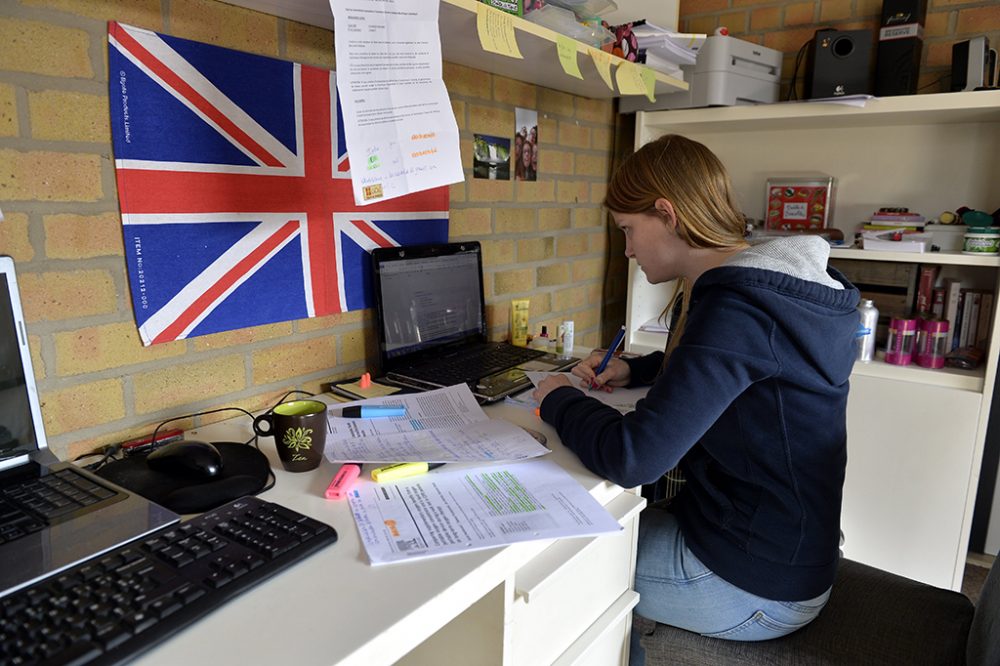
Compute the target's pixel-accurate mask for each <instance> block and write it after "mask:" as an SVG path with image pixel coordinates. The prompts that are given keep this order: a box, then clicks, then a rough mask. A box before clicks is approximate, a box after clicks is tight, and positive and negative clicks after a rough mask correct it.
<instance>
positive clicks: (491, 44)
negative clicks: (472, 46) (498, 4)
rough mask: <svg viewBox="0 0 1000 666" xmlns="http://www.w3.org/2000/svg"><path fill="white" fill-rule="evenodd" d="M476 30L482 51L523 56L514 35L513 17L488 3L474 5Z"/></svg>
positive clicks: (517, 56) (516, 56) (511, 56)
mask: <svg viewBox="0 0 1000 666" xmlns="http://www.w3.org/2000/svg"><path fill="white" fill-rule="evenodd" d="M476 30H477V31H478V33H479V44H480V45H481V46H482V47H483V50H484V51H489V52H490V53H497V54H499V55H504V56H507V57H509V58H524V56H522V55H521V50H520V49H519V48H518V47H517V37H515V36H514V17H513V15H511V14H508V13H506V12H502V11H500V10H499V9H494V8H493V7H490V6H489V5H484V4H482V3H478V4H477V5H476Z"/></svg>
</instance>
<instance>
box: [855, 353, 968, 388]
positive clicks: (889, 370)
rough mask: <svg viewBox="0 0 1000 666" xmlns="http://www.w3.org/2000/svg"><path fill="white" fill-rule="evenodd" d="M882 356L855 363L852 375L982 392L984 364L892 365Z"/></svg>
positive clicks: (880, 354)
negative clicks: (963, 367)
mask: <svg viewBox="0 0 1000 666" xmlns="http://www.w3.org/2000/svg"><path fill="white" fill-rule="evenodd" d="M884 356H885V355H884V354H882V353H881V352H880V353H879V354H878V355H877V357H876V359H875V360H874V361H872V362H870V363H861V362H858V363H855V364H854V371H853V373H852V376H854V375H862V376H865V377H880V378H882V379H893V380H896V381H901V382H910V383H914V384H927V385H929V386H940V387H943V388H955V389H960V390H962V391H972V392H973V393H982V391H983V384H984V381H985V376H986V367H985V364H983V365H980V366H979V367H978V368H976V369H975V370H961V369H959V368H950V367H944V368H922V367H920V366H919V365H916V364H910V365H892V364H891V363H886V362H885V359H884Z"/></svg>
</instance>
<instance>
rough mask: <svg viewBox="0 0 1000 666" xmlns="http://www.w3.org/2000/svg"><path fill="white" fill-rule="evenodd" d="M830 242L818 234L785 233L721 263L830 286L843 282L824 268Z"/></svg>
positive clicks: (832, 287) (827, 259) (838, 285)
mask: <svg viewBox="0 0 1000 666" xmlns="http://www.w3.org/2000/svg"><path fill="white" fill-rule="evenodd" d="M829 259H830V244H829V243H827V242H826V241H825V240H823V239H822V238H821V237H819V236H785V237H782V238H776V239H774V240H770V241H766V242H764V243H760V244H758V245H753V246H751V247H749V248H748V249H746V250H744V251H743V252H740V253H739V254H736V255H733V256H732V257H730V259H729V260H728V261H727V262H726V263H725V264H724V265H726V266H743V267H745V268H762V269H765V270H769V271H775V272H776V273H784V274H786V275H790V276H792V277H797V278H799V279H801V280H806V281H808V282H816V283H817V284H821V285H825V286H827V287H830V288H831V289H843V288H844V285H843V284H842V283H841V282H839V281H838V280H835V279H834V278H832V277H831V276H830V275H829V274H828V273H827V271H826V265H827V262H828V261H829Z"/></svg>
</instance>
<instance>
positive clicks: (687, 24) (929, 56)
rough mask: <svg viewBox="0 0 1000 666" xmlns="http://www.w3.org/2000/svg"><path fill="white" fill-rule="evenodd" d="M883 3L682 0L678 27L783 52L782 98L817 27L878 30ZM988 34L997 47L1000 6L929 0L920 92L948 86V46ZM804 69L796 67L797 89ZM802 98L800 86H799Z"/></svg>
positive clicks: (992, 1)
mask: <svg viewBox="0 0 1000 666" xmlns="http://www.w3.org/2000/svg"><path fill="white" fill-rule="evenodd" d="M881 16H882V0H806V1H802V0H798V1H792V2H774V1H773V0H681V3H680V19H681V20H680V27H681V29H682V30H684V31H687V32H704V33H708V34H711V33H712V32H714V31H715V29H716V28H718V27H720V26H726V27H727V28H729V31H730V34H732V35H734V36H736V37H739V38H740V39H746V40H748V41H752V42H756V43H758V44H763V45H764V46H767V47H769V48H773V49H777V50H779V51H781V52H782V53H784V63H783V66H782V87H781V99H785V97H786V94H787V92H788V85H789V83H790V82H791V79H792V73H793V70H794V66H795V55H796V53H797V52H798V50H799V48H800V47H801V46H802V45H803V44H804V43H805V42H806V41H808V40H809V39H811V38H812V36H813V33H815V31H816V30H818V29H820V28H836V29H838V30H861V29H871V30H873V31H875V32H876V33H877V32H878V29H879V27H880V26H881ZM978 35H986V36H987V37H988V38H989V40H990V44H991V45H993V46H995V45H996V44H998V43H1000V2H997V1H996V0H978V1H977V0H971V1H966V0H927V17H926V22H925V24H924V45H923V52H922V53H921V63H920V79H919V82H918V84H917V86H918V88H919V90H918V92H919V93H925V94H926V93H938V92H947V91H948V90H950V88H951V47H952V44H954V43H955V42H958V41H962V40H966V39H969V38H970V37H976V36H978ZM804 67H805V66H804V65H800V66H799V75H798V82H799V86H801V82H802V76H803V72H804ZM798 92H799V98H801V97H802V94H801V93H802V90H801V87H799V88H798Z"/></svg>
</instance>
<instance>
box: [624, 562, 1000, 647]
mask: <svg viewBox="0 0 1000 666" xmlns="http://www.w3.org/2000/svg"><path fill="white" fill-rule="evenodd" d="M634 629H635V630H638V631H639V632H640V639H639V640H640V643H641V644H642V646H643V647H644V648H645V650H646V666H668V665H669V666H702V665H711V666H722V665H728V664H740V665H743V664H761V665H764V664H766V665H767V666H804V665H819V664H823V665H833V664H837V665H845V666H846V665H851V666H854V665H859V664H879V665H884V666H892V665H896V664H898V665H899V666H917V665H920V664H928V665H933V666H943V665H946V664H955V665H961V666H997V665H998V664H1000V557H998V558H996V560H995V561H994V563H993V566H992V567H991V569H990V572H989V575H988V576H987V578H986V583H985V584H984V585H983V590H982V593H981V595H980V598H979V603H978V604H977V605H976V606H975V607H973V605H972V602H971V601H969V599H968V597H966V596H965V595H963V594H960V593H958V592H953V591H951V590H945V589H941V588H938V587H934V586H932V585H926V584H924V583H920V582H917V581H915V580H911V579H909V578H904V577H902V576H897V575H895V574H891V573H889V572H887V571H883V570H881V569H876V568H874V567H870V566H867V565H864V564H861V563H859V562H853V561H851V560H846V559H845V560H841V563H840V567H839V568H838V571H837V579H836V582H835V583H834V585H833V591H832V592H831V593H830V600H829V601H828V602H827V605H826V607H825V608H824V609H823V611H822V612H821V613H820V615H819V617H817V618H816V619H815V620H813V621H812V622H811V623H809V624H808V625H806V626H805V627H803V628H802V629H800V630H798V631H796V632H795V633H792V634H789V635H788V636H784V637H782V638H777V639H774V640H770V641H760V642H738V641H726V640H721V639H718V638H706V637H704V636H700V635H698V634H695V633H692V632H689V631H685V630H683V629H677V628H675V627H670V626H667V625H664V624H658V623H655V622H652V621H651V620H647V619H645V618H640V617H638V616H636V620H635V624H634Z"/></svg>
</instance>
